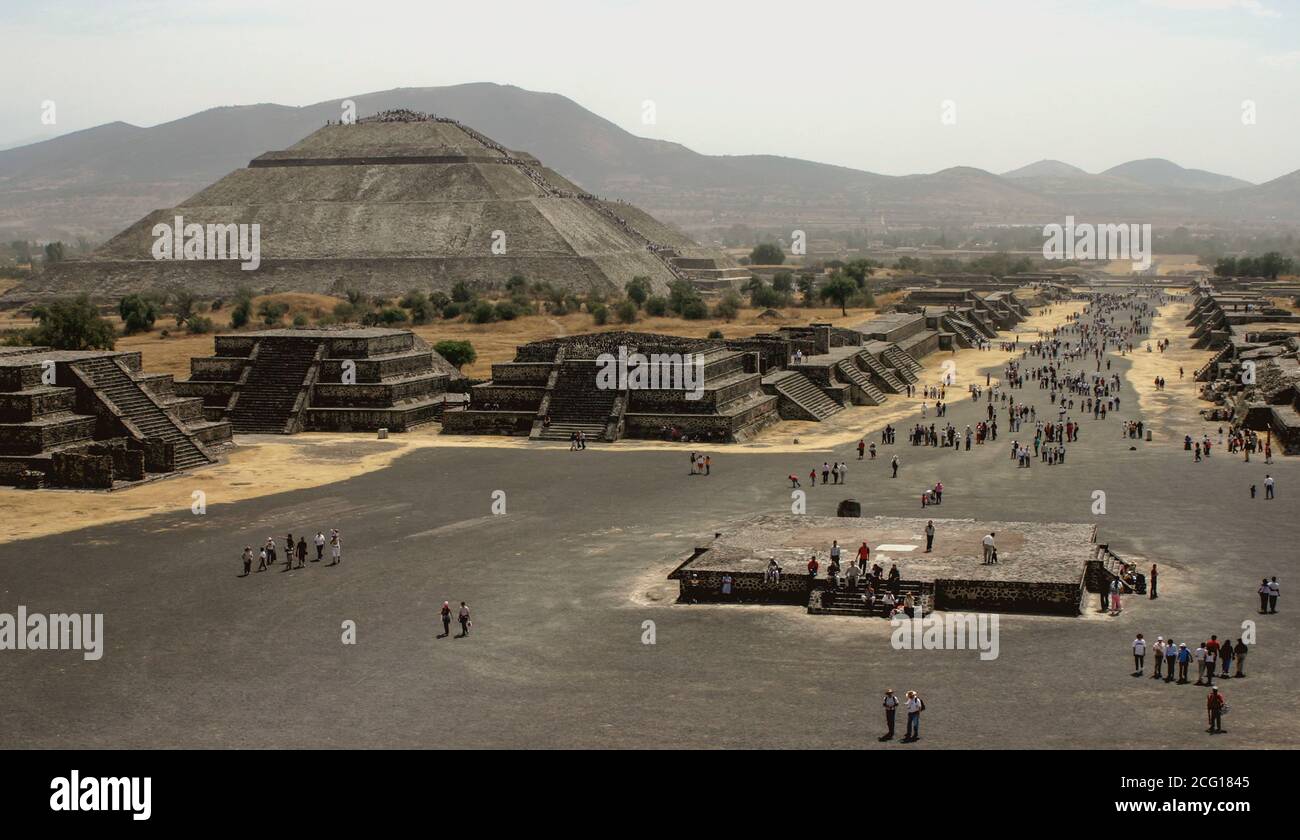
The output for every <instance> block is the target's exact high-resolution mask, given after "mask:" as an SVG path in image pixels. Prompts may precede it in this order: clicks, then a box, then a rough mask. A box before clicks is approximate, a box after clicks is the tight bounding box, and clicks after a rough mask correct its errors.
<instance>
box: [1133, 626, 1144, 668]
mask: <svg viewBox="0 0 1300 840" xmlns="http://www.w3.org/2000/svg"><path fill="white" fill-rule="evenodd" d="M1146 658H1147V642H1146V639H1144V638H1142V634H1141V633H1138V634H1137V638H1136V639H1134V640H1133V673H1134V674H1141V673H1142V669H1143V667H1144V663H1145V662H1146Z"/></svg>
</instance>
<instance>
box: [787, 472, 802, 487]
mask: <svg viewBox="0 0 1300 840" xmlns="http://www.w3.org/2000/svg"><path fill="white" fill-rule="evenodd" d="M786 478H788V479H790V489H791V490H797V489H798V488H799V476H797V475H795V474H794V473H790V475H788V476H786Z"/></svg>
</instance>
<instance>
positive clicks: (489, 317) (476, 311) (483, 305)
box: [469, 300, 497, 324]
mask: <svg viewBox="0 0 1300 840" xmlns="http://www.w3.org/2000/svg"><path fill="white" fill-rule="evenodd" d="M496 316H497V311H496V309H495V308H493V306H492V304H490V303H488V302H487V301H485V300H480V301H479V302H478V303H476V304H474V307H473V308H472V309H471V310H470V311H469V320H470V321H471V322H472V323H475V324H490V323H492V322H493V321H495V320H496Z"/></svg>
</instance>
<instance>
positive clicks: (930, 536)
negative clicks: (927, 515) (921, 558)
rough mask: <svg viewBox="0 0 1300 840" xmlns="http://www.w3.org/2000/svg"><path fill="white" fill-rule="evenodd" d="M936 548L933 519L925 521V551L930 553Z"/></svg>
mask: <svg viewBox="0 0 1300 840" xmlns="http://www.w3.org/2000/svg"><path fill="white" fill-rule="evenodd" d="M933 548H934V520H933V519H931V520H929V521H928V522H926V523H925V553H926V554H929V553H930V551H931V549H933Z"/></svg>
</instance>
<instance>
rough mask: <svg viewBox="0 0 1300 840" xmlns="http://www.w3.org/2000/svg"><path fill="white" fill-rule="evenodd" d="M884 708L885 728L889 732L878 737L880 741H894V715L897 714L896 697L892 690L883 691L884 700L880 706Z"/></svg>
mask: <svg viewBox="0 0 1300 840" xmlns="http://www.w3.org/2000/svg"><path fill="white" fill-rule="evenodd" d="M880 705H882V706H884V707H885V726H887V727H889V731H888V732H886V733H885V734H884V735H881V736H880V740H882V741H892V740H894V715H895V714H896V713H897V712H898V697H897V696H896V695H895V694H894V690H893V689H892V688H887V689H885V699H884V701H883V702H882V703H881V704H880Z"/></svg>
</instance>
